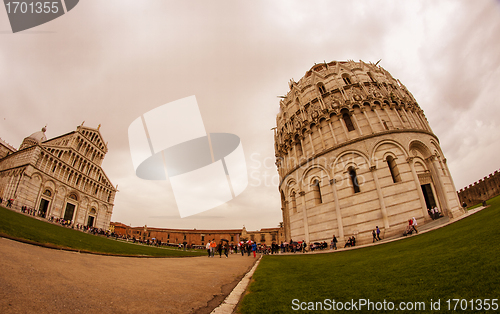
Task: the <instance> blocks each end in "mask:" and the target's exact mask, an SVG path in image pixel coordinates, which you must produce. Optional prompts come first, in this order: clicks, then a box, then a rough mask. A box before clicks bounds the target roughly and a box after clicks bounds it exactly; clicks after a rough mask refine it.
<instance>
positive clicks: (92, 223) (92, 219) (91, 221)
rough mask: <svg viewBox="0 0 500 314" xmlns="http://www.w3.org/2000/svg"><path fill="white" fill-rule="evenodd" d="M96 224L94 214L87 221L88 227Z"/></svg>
mask: <svg viewBox="0 0 500 314" xmlns="http://www.w3.org/2000/svg"><path fill="white" fill-rule="evenodd" d="M93 226H94V216H89V220H88V221H87V227H93Z"/></svg>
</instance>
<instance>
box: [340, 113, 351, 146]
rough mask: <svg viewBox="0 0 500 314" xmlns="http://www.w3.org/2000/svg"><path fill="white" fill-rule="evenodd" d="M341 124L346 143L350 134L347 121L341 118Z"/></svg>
mask: <svg viewBox="0 0 500 314" xmlns="http://www.w3.org/2000/svg"><path fill="white" fill-rule="evenodd" d="M339 121H340V124H341V125H342V129H343V130H344V134H345V138H346V141H348V140H349V132H348V131H347V127H346V125H345V121H344V119H343V118H341V117H339Z"/></svg>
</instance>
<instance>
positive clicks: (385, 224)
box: [370, 166, 389, 229]
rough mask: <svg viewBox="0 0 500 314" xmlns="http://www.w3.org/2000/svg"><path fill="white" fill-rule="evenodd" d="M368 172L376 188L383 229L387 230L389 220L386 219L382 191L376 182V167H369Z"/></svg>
mask: <svg viewBox="0 0 500 314" xmlns="http://www.w3.org/2000/svg"><path fill="white" fill-rule="evenodd" d="M370 171H371V173H372V175H373V180H374V181H375V187H376V188H377V195H378V200H379V203H380V211H381V212H382V218H383V220H384V227H385V229H389V218H388V217H387V209H386V208H385V202H384V195H383V194H382V189H381V188H380V184H379V182H378V176H377V167H376V166H371V167H370Z"/></svg>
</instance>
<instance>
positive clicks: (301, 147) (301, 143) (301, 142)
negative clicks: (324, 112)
mask: <svg viewBox="0 0 500 314" xmlns="http://www.w3.org/2000/svg"><path fill="white" fill-rule="evenodd" d="M300 149H301V150H302V156H304V158H306V153H305V151H304V141H303V137H302V136H301V137H300ZM299 164H300V162H299Z"/></svg>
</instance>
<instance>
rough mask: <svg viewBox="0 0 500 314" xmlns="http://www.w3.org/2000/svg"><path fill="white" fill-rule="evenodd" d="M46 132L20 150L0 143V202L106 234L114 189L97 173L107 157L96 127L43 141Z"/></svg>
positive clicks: (29, 140)
mask: <svg viewBox="0 0 500 314" xmlns="http://www.w3.org/2000/svg"><path fill="white" fill-rule="evenodd" d="M45 131H46V129H45V128H43V129H42V130H41V131H38V132H35V133H33V134H31V135H30V136H28V137H26V138H25V139H24V140H23V142H22V143H21V146H20V147H19V149H15V148H13V147H12V146H10V145H9V144H7V143H5V142H4V141H0V197H2V198H3V200H9V199H11V200H13V207H14V208H18V209H19V208H21V207H22V206H26V207H28V208H33V209H35V210H38V212H39V215H40V216H41V217H44V218H47V219H48V218H62V219H65V220H68V221H72V222H73V224H79V225H85V226H91V227H96V228H102V229H104V230H107V229H108V228H109V224H110V220H111V214H112V212H113V203H114V198H115V194H116V191H117V189H116V188H115V187H113V185H112V184H111V181H110V180H109V178H108V177H107V176H106V174H105V173H104V171H103V170H102V168H101V165H102V161H103V159H104V156H105V155H106V153H107V152H108V148H107V144H106V143H105V142H104V140H103V138H102V136H101V133H100V132H99V128H97V129H94V128H89V127H85V126H83V123H82V125H80V126H78V127H77V128H76V131H72V132H69V133H66V134H63V135H61V136H58V137H55V138H52V139H47V137H46V136H45Z"/></svg>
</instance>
